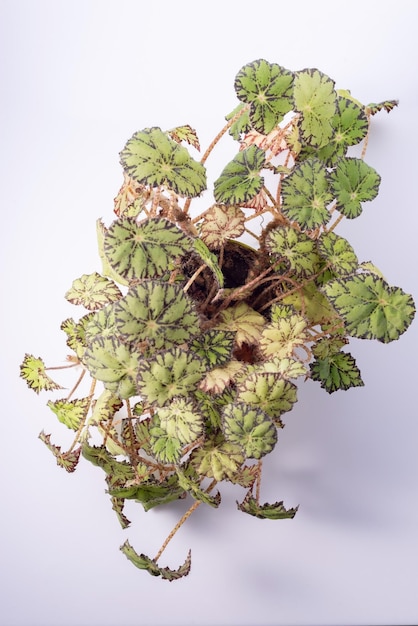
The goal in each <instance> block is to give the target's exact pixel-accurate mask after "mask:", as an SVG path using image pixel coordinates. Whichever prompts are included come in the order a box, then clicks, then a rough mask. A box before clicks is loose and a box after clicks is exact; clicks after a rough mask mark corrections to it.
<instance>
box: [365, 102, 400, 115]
mask: <svg viewBox="0 0 418 626" xmlns="http://www.w3.org/2000/svg"><path fill="white" fill-rule="evenodd" d="M398 104H399V100H384V101H383V102H371V103H370V104H368V105H367V107H366V109H367V110H368V111H369V113H370V115H376V113H379V111H386V113H390V112H391V111H392V109H394V108H395V107H397V106H398Z"/></svg>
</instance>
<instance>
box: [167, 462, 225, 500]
mask: <svg viewBox="0 0 418 626" xmlns="http://www.w3.org/2000/svg"><path fill="white" fill-rule="evenodd" d="M176 471H177V476H178V478H179V485H180V486H181V487H183V489H184V490H185V491H187V493H189V494H190V495H191V496H192V497H193V498H194V499H195V500H199V501H200V502H204V503H205V504H209V505H210V506H213V507H214V508H218V506H219V505H220V503H221V494H220V493H219V491H217V492H216V494H215V495H214V496H210V495H209V494H208V493H207V492H206V491H203V489H202V488H201V487H200V485H199V482H196V481H198V480H199V476H198V474H197V473H196V472H194V473H193V478H194V479H195V480H193V478H192V477H190V476H189V474H190V471H189V472H187V473H186V472H184V471H182V470H181V469H180V468H178V469H177V470H176Z"/></svg>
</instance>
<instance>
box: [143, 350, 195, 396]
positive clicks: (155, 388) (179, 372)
mask: <svg viewBox="0 0 418 626" xmlns="http://www.w3.org/2000/svg"><path fill="white" fill-rule="evenodd" d="M205 369H206V367H205V364H204V362H203V360H202V359H201V358H200V357H199V356H197V354H194V353H192V352H186V351H185V350H182V349H180V348H172V349H171V350H166V351H161V352H157V353H156V354H155V355H154V357H153V358H152V359H142V360H141V361H140V362H139V365H138V370H137V371H138V381H137V382H138V389H139V393H140V395H141V396H143V397H144V398H146V400H147V401H148V402H149V403H150V404H157V405H158V406H164V405H166V404H167V403H169V402H171V401H172V400H173V398H175V397H177V396H181V397H183V396H188V395H189V393H190V392H191V391H193V390H194V389H197V386H198V383H199V382H200V380H201V379H202V377H203V375H204V373H205Z"/></svg>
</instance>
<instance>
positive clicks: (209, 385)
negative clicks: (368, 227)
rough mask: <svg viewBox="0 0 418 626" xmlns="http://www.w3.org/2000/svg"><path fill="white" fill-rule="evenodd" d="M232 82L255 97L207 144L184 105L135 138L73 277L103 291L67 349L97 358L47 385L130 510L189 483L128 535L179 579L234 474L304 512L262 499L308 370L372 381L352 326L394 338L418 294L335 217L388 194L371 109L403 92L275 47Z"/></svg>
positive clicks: (246, 507) (255, 501)
mask: <svg viewBox="0 0 418 626" xmlns="http://www.w3.org/2000/svg"><path fill="white" fill-rule="evenodd" d="M235 91H236V94H237V97H238V100H239V104H238V106H237V107H236V108H235V109H234V110H233V111H232V112H231V113H230V114H229V115H227V116H226V120H227V123H226V125H225V126H224V128H223V129H222V130H221V132H220V133H219V134H218V135H217V136H216V137H215V139H214V140H213V142H212V143H211V145H210V146H209V147H208V149H207V150H206V151H205V153H204V154H203V156H202V157H201V158H198V157H196V158H194V157H193V156H192V154H195V155H198V151H199V150H200V146H199V140H198V137H197V134H196V132H195V130H193V129H192V128H191V127H190V126H187V125H186V126H179V127H176V128H173V129H171V130H167V131H163V130H161V129H160V128H159V127H152V128H145V129H143V130H141V131H139V132H136V133H135V134H134V135H133V136H132V137H131V138H130V139H129V140H128V141H127V143H126V145H125V147H124V148H123V150H122V151H121V153H120V160H121V164H122V168H123V176H124V180H123V184H122V187H121V189H120V191H119V193H118V195H117V197H116V198H115V213H116V219H114V221H112V222H111V223H110V224H109V225H105V224H104V223H103V222H102V221H101V220H99V221H98V222H97V239H98V248H99V254H100V258H101V262H102V272H101V273H100V274H99V273H97V272H94V273H91V274H84V275H83V276H81V277H79V278H77V279H76V280H74V282H73V284H72V286H71V287H70V288H69V289H68V291H67V293H66V298H67V300H69V301H70V302H72V303H74V304H75V305H79V306H81V307H84V309H85V310H86V311H87V312H85V311H84V312H82V313H81V314H80V315H79V316H78V318H77V319H75V318H70V319H66V320H65V321H64V322H63V323H62V325H61V328H62V330H63V331H64V333H65V336H66V342H67V345H68V348H69V349H70V350H71V355H70V356H68V357H67V358H68V363H67V364H66V365H65V366H63V367H66V368H76V369H78V370H80V369H81V373H80V375H79V377H78V380H77V381H76V383H75V385H74V387H73V389H72V390H71V391H70V393H69V394H68V395H67V396H66V397H64V398H59V399H51V400H49V401H48V407H49V408H50V409H51V410H52V411H53V412H54V413H55V414H56V416H57V418H58V420H59V421H60V422H62V423H63V424H64V425H65V426H66V427H67V428H69V429H71V430H73V431H74V441H73V443H72V445H71V446H70V448H69V449H68V450H66V451H62V450H61V449H60V447H58V446H56V445H55V444H54V443H53V442H52V441H51V440H50V435H48V434H45V433H44V432H42V433H41V434H40V438H41V440H42V441H43V442H44V443H45V444H46V445H47V447H48V448H49V449H50V450H51V452H52V453H53V455H54V456H55V458H56V462H57V464H58V465H59V466H60V467H63V468H64V469H65V470H67V471H68V472H73V471H74V470H75V468H76V466H77V464H78V462H79V459H80V456H83V457H84V458H85V459H87V460H88V461H90V462H91V463H93V464H94V465H96V466H98V467H99V468H101V469H102V470H103V471H104V472H105V479H106V483H107V491H108V493H109V495H110V499H111V502H112V506H113V509H114V510H115V512H116V514H117V516H118V518H119V521H120V523H121V525H122V526H123V527H124V528H126V527H127V526H128V525H129V520H128V519H127V518H126V516H125V514H124V511H123V507H124V503H125V500H127V499H130V500H134V501H136V502H138V503H140V504H141V505H142V506H143V508H144V509H145V511H149V510H150V509H152V508H153V507H156V506H160V505H165V504H167V503H169V502H171V501H173V500H176V499H179V498H185V497H191V506H190V508H189V509H188V511H187V512H186V513H185V514H184V516H183V517H182V518H181V520H180V521H179V523H178V524H177V525H176V527H175V529H174V530H173V532H172V533H170V535H169V537H168V538H167V539H166V541H165V542H164V543H163V545H162V547H161V549H160V550H159V552H158V554H157V555H156V556H155V557H154V558H150V557H148V556H146V555H145V554H142V553H141V554H138V553H137V552H136V551H135V550H134V548H133V547H132V546H131V545H130V543H129V542H128V541H126V542H125V543H124V544H123V545H122V546H121V550H122V552H123V553H124V554H125V555H126V556H127V557H128V559H129V560H131V561H132V562H133V563H134V564H135V565H136V566H137V567H139V568H141V569H145V570H147V571H148V572H149V573H150V574H152V575H154V576H161V577H162V578H164V579H168V580H174V579H177V578H180V577H182V576H185V575H187V574H188V573H189V570H190V564H191V559H190V552H189V554H188V556H187V558H186V560H185V562H184V563H183V564H182V565H181V566H180V567H179V568H178V569H170V568H168V567H165V566H161V565H160V564H159V560H160V557H161V554H162V552H163V550H164V549H165V547H166V545H167V543H168V541H170V539H171V538H172V536H173V535H174V533H175V532H176V530H177V529H178V528H179V527H180V526H181V524H182V523H183V522H184V521H185V520H186V519H187V517H188V516H189V515H190V514H191V513H192V512H193V510H194V509H196V508H197V507H198V506H200V505H201V504H202V503H203V504H204V505H209V506H212V507H217V506H218V505H219V503H220V500H221V494H220V491H219V489H220V488H221V486H222V483H223V481H230V482H231V483H234V484H237V485H240V486H241V487H242V488H243V491H244V496H243V499H242V501H241V502H240V503H238V508H239V509H240V510H241V511H243V512H245V513H248V514H250V515H253V516H256V517H258V518H268V519H283V518H292V517H294V515H295V513H296V511H297V507H295V508H288V509H286V508H285V506H284V504H283V502H281V501H278V502H275V503H272V504H269V503H265V504H262V503H260V480H261V467H262V461H263V457H264V456H266V455H267V454H269V453H270V452H272V451H273V450H274V448H275V446H276V443H277V433H278V431H280V429H281V428H283V425H284V416H285V414H286V413H287V412H288V411H290V410H291V409H292V407H293V406H294V404H295V402H296V401H297V392H298V387H297V384H298V383H300V382H303V381H304V380H307V379H310V380H312V381H316V382H318V383H319V384H320V385H321V387H323V388H324V389H325V391H327V392H328V393H334V392H335V391H337V390H347V389H349V388H351V387H358V386H362V385H363V381H362V378H361V374H360V370H359V368H358V367H357V365H356V362H355V359H354V358H353V357H352V356H351V354H350V353H349V352H347V350H346V346H347V344H348V343H349V339H350V337H358V338H364V339H376V340H378V341H381V342H384V343H388V342H391V341H393V340H396V339H398V337H399V336H400V335H401V334H402V333H403V332H405V330H406V329H407V328H408V326H409V325H410V323H411V321H412V319H413V317H414V314H415V305H414V301H413V299H412V297H411V295H409V294H407V293H405V292H404V291H403V290H402V289H401V288H399V287H394V286H391V285H389V284H388V283H387V281H386V280H385V278H384V277H383V275H382V273H381V272H380V270H379V269H378V268H377V267H376V266H375V265H374V264H372V263H371V262H362V261H361V260H359V259H358V258H357V255H356V253H355V251H354V250H353V248H352V246H351V245H350V243H349V242H348V241H347V240H346V239H345V238H343V237H342V236H340V235H338V234H337V233H336V230H337V226H338V224H339V223H340V221H341V220H342V219H344V218H345V219H350V220H351V219H354V218H357V217H359V215H360V214H361V212H362V210H363V204H364V203H366V202H369V201H371V200H373V199H374V198H375V197H376V196H377V194H378V190H379V184H380V176H379V174H378V173H377V172H376V171H375V170H374V169H373V168H372V167H371V166H370V165H368V164H367V163H366V162H365V161H364V156H365V152H366V147H367V141H368V136H369V128H370V122H371V118H372V116H373V115H374V114H376V113H377V112H379V111H381V110H383V109H384V110H386V111H390V110H391V109H392V108H393V107H394V106H396V104H397V102H396V101H392V100H390V101H386V102H382V103H379V104H369V105H367V106H364V105H362V104H361V103H360V102H358V101H357V100H356V99H355V98H354V97H353V96H352V95H351V94H350V92H348V91H342V90H336V88H335V83H334V81H333V80H332V79H331V78H330V77H328V76H327V75H325V74H324V73H322V72H321V71H319V70H318V69H304V70H301V71H296V72H293V71H290V70H287V69H285V68H283V67H281V66H280V65H278V64H276V63H270V62H267V61H266V60H264V59H261V60H257V61H254V62H252V63H249V64H247V65H245V66H244V67H242V69H241V70H240V71H239V72H238V74H237V75H236V78H235ZM227 133H229V135H231V136H232V138H233V139H234V140H236V141H237V142H238V146H237V154H236V156H235V157H234V158H233V159H232V160H231V161H230V162H229V163H227V164H226V166H225V168H224V169H223V171H222V172H221V173H220V175H219V177H218V178H217V180H216V181H215V183H214V185H213V195H212V194H210V193H208V192H207V193H208V201H207V206H206V208H205V209H204V210H203V211H200V212H199V211H196V210H195V209H194V207H193V202H192V201H193V199H194V198H196V197H198V196H200V195H201V194H202V193H203V192H204V191H205V190H206V187H207V180H206V169H205V163H206V161H207V159H208V158H209V157H210V155H211V153H212V151H213V149H214V148H215V146H216V145H217V143H218V142H219V140H220V139H221V138H222V137H223V136H224V135H225V134H227ZM358 146H360V148H358ZM356 147H357V148H356ZM356 149H357V152H356ZM360 149H361V152H360ZM50 369H52V368H49V367H47V366H46V365H45V363H44V361H43V360H42V359H41V358H37V357H35V356H33V355H31V354H26V355H25V357H24V360H23V363H22V364H21V376H22V377H23V378H24V380H25V381H26V382H27V384H28V385H29V387H30V388H31V389H33V390H34V391H36V392H37V393H39V392H40V391H50V392H54V393H55V394H60V395H62V391H61V389H62V387H61V385H59V384H58V383H57V382H55V381H54V380H53V379H52V378H51V377H50V374H49V370H50ZM87 378H88V379H89V381H90V382H89V385H90V388H89V389H88V390H87V392H86V393H84V394H83V393H80V396H79V397H77V395H76V394H77V392H78V390H79V389H81V387H82V385H81V381H82V380H83V379H85V380H86V379H87Z"/></svg>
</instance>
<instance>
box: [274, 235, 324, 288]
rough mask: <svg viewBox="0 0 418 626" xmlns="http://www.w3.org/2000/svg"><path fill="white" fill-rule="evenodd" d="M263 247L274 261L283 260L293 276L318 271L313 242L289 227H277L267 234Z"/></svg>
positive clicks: (316, 254) (317, 259) (306, 274)
mask: <svg viewBox="0 0 418 626" xmlns="http://www.w3.org/2000/svg"><path fill="white" fill-rule="evenodd" d="M265 245H266V248H267V250H268V251H269V252H270V254H271V255H272V256H273V258H274V259H278V260H283V261H284V262H285V263H286V266H287V269H288V270H290V271H291V272H292V273H294V274H298V275H301V276H309V275H310V274H314V273H315V272H317V271H318V269H319V265H320V259H319V257H318V252H317V249H316V244H315V241H313V240H312V239H311V238H310V237H308V235H306V234H305V233H302V232H299V231H297V230H296V229H295V228H292V227H291V226H278V227H276V228H274V229H273V230H270V231H269V233H268V234H267V237H266V240H265Z"/></svg>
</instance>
